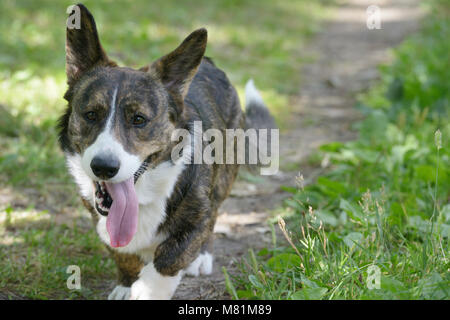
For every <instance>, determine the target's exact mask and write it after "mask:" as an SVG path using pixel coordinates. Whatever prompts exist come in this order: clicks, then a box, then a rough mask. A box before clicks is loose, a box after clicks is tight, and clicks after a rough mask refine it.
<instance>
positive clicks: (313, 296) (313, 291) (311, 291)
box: [291, 287, 328, 300]
mask: <svg viewBox="0 0 450 320" xmlns="http://www.w3.org/2000/svg"><path fill="white" fill-rule="evenodd" d="M327 292H328V289H327V288H322V287H319V288H303V289H302V290H299V291H297V292H295V293H294V294H292V296H291V299H292V300H319V299H322V298H323V296H324V295H325V294H326V293H327Z"/></svg>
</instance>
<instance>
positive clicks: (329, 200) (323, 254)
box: [227, 1, 450, 299]
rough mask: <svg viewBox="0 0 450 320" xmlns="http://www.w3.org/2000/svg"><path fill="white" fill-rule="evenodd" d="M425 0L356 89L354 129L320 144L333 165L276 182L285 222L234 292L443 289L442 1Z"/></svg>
mask: <svg viewBox="0 0 450 320" xmlns="http://www.w3.org/2000/svg"><path fill="white" fill-rule="evenodd" d="M434 4H435V7H434V11H433V13H432V15H433V16H432V18H430V19H427V21H426V22H425V26H424V28H423V30H422V31H421V32H420V33H419V34H417V35H415V36H412V37H411V38H410V39H409V40H407V41H406V42H405V43H404V44H402V45H401V46H400V47H399V48H398V49H397V50H395V59H394V61H393V63H392V64H391V65H387V66H384V67H382V69H381V71H382V79H381V81H380V84H379V85H378V86H376V87H375V88H373V89H372V90H370V91H369V92H368V93H367V94H364V95H362V96H361V97H360V102H359V105H358V107H359V108H360V109H361V111H362V112H363V113H364V114H365V115H366V117H365V120H363V121H362V122H360V123H359V124H358V125H357V127H358V130H359V138H358V139H357V140H356V141H353V142H348V143H339V142H334V143H329V144H327V145H323V146H322V147H321V148H320V150H321V154H322V156H324V155H325V154H328V156H329V157H330V161H331V163H332V167H331V169H330V170H329V171H328V172H327V173H326V174H324V175H322V176H321V177H319V178H318V179H317V181H316V182H315V183H313V184H311V185H308V186H306V187H301V186H299V188H286V190H288V191H290V192H292V194H293V195H292V197H291V198H290V199H289V200H287V201H286V205H285V208H284V212H283V214H284V219H285V220H286V225H284V223H285V220H284V219H283V217H280V218H279V219H276V218H274V219H273V220H274V221H272V223H274V225H273V226H276V222H277V221H278V223H279V226H280V229H281V230H284V231H282V235H281V237H276V236H275V233H274V237H273V239H274V240H273V244H272V246H271V247H269V248H265V249H263V250H261V251H259V252H257V253H256V254H255V253H254V252H253V251H250V253H249V256H248V258H246V259H244V260H242V261H241V264H240V274H238V275H235V276H234V277H233V276H231V279H230V280H229V281H228V282H227V284H228V286H227V287H228V290H229V292H230V294H231V295H232V296H233V297H234V298H236V299H449V298H450V272H449V271H450V263H449V258H450V255H449V252H450V251H449V237H450V204H449V202H448V200H449V199H450V188H449V183H448V181H449V176H450V166H449V164H450V150H449V144H448V138H449V137H450V122H449V114H448V110H450V108H449V107H450V106H449V99H450V90H449V89H450V87H449V86H450V78H449V77H450V74H449V72H448V70H450V61H449V59H446V57H448V52H449V51H450V43H449V41H448V39H449V38H450V21H449V20H448V18H447V17H448V12H449V10H450V7H449V6H448V3H444V2H443V1H441V3H440V4H438V3H437V2H436V1H435V2H434ZM300 182H301V181H300ZM374 270H378V271H379V274H380V277H379V280H380V283H379V284H380V287H379V288H375V289H374V288H373V285H374V282H373V279H374V275H375V274H374V272H376V271H374Z"/></svg>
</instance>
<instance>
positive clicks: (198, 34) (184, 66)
mask: <svg viewBox="0 0 450 320" xmlns="http://www.w3.org/2000/svg"><path fill="white" fill-rule="evenodd" d="M207 39H208V33H207V31H206V29H203V28H202V29H198V30H196V31H194V32H192V33H191V34H190V35H189V36H188V37H187V38H186V39H185V40H184V41H183V42H182V43H181V45H180V46H179V47H178V48H176V49H175V50H174V51H172V52H171V53H169V54H168V55H166V56H164V57H162V58H160V59H159V60H157V61H156V62H154V63H153V64H152V65H151V66H149V67H144V68H142V69H141V70H142V71H147V72H150V73H153V74H155V75H156V76H157V77H158V78H160V79H161V81H162V83H163V84H164V86H165V87H166V88H167V90H168V91H169V92H170V93H171V94H172V95H174V96H175V98H181V99H182V100H183V99H184V97H185V96H186V94H187V92H188V90H189V85H190V83H191V81H192V79H193V78H194V76H195V74H196V72H197V69H198V67H199V65H200V63H201V62H202V58H203V55H204V54H205V50H206V42H207Z"/></svg>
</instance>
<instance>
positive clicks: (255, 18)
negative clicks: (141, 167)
mask: <svg viewBox="0 0 450 320" xmlns="http://www.w3.org/2000/svg"><path fill="white" fill-rule="evenodd" d="M329 2H330V1H325V0H322V1H270V0H222V1H209V0H190V1H175V0H163V1H151V2H149V1H145V0H144V1H85V2H84V4H85V5H86V6H87V7H88V9H89V10H90V11H91V12H92V13H93V15H94V17H95V19H96V22H97V28H98V30H99V34H100V39H101V42H102V44H103V46H104V48H105V50H106V51H107V53H108V55H109V56H110V57H111V58H112V59H114V60H116V61H118V62H119V64H121V65H127V66H131V67H135V68H137V67H141V66H143V65H146V64H148V63H150V62H152V61H154V60H155V59H157V58H159V57H160V56H162V55H164V54H166V53H168V52H170V51H171V50H173V49H174V48H176V46H178V44H179V43H180V42H181V41H182V40H183V39H184V38H185V37H186V36H187V35H188V34H189V33H190V32H192V31H193V30H195V29H196V28H200V27H206V28H207V29H208V32H209V43H208V47H207V53H206V54H207V55H208V56H210V57H212V58H213V59H214V61H215V62H216V64H217V65H218V66H219V67H220V68H222V69H223V70H225V71H226V73H227V75H228V76H229V78H230V80H231V81H232V83H233V84H234V85H236V87H237V88H238V92H239V93H240V95H241V98H243V96H242V89H243V86H244V85H245V82H246V81H247V80H248V79H250V78H254V79H255V81H256V84H257V85H258V86H259V87H260V88H261V90H262V93H263V96H264V98H265V99H266V101H267V103H268V105H269V106H270V107H271V109H272V110H273V111H274V113H275V115H276V117H277V120H278V121H279V122H280V121H282V119H283V117H284V116H285V115H286V113H287V111H288V108H289V96H290V95H291V94H295V93H297V90H298V86H299V81H300V75H299V74H298V70H299V65H300V63H301V62H302V59H305V58H306V57H304V56H302V54H301V51H302V48H303V45H304V43H305V41H306V39H307V38H308V37H309V36H310V35H311V34H312V33H313V32H315V31H316V30H317V28H318V20H319V19H320V18H321V17H323V16H324V15H325V14H326V10H325V5H326V4H327V3H329ZM70 5H71V2H69V1H49V0H44V1H32V0H19V1H15V0H4V1H2V4H1V10H0V34H1V36H0V138H1V140H0V182H1V183H2V184H10V185H14V186H15V185H24V184H25V185H28V186H30V185H36V186H39V185H40V186H43V185H44V184H45V185H46V186H48V185H49V184H48V183H49V182H50V183H51V182H55V181H56V182H58V181H67V180H66V179H67V174H66V173H65V169H64V162H63V160H62V157H61V153H60V152H59V151H58V148H57V146H56V131H55V123H56V120H57V118H58V116H59V115H60V114H61V112H62V110H63V108H64V107H65V105H66V101H65V100H63V98H62V96H63V94H64V91H65V90H66V83H65V81H66V79H65V55H64V45H65V22H66V18H67V14H66V9H67V8H68V7H69V6H70ZM241 101H243V100H241Z"/></svg>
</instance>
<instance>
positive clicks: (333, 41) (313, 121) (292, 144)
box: [174, 0, 423, 299]
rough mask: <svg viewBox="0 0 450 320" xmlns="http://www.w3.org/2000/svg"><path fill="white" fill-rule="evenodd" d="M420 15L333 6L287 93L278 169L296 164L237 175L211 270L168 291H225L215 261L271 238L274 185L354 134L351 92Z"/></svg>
mask: <svg viewBox="0 0 450 320" xmlns="http://www.w3.org/2000/svg"><path fill="white" fill-rule="evenodd" d="M369 5H377V6H379V8H380V9H381V29H379V30H377V29H374V30H369V29H368V28H367V26H366V19H367V14H366V9H367V7H368V6H369ZM422 16H423V10H422V9H421V8H420V7H419V2H418V1H412V0H403V1H393V0H385V1H373V0H372V1H366V0H359V1H358V0H350V1H347V4H345V5H342V6H340V7H339V8H338V9H337V10H336V11H335V13H334V14H333V16H332V18H330V19H329V21H327V22H326V23H325V24H324V26H323V28H322V31H321V32H319V33H318V34H317V36H316V37H315V38H314V40H313V41H312V42H311V43H310V45H309V46H308V49H307V51H306V52H304V53H303V54H304V56H305V58H312V59H313V60H314V61H313V62H312V63H310V64H306V65H305V66H304V67H303V69H302V70H299V77H301V81H302V86H301V90H300V91H299V93H298V96H296V97H293V98H292V100H291V113H292V114H291V117H290V121H289V123H288V126H287V127H288V128H289V129H288V130H286V131H282V132H281V133H280V159H281V160H280V161H281V169H283V168H290V169H291V170H292V168H298V170H296V171H287V170H284V171H282V170H280V172H279V173H278V174H277V175H274V176H270V177H265V178H264V179H263V180H262V181H261V182H258V183H249V182H245V180H244V179H239V180H238V181H237V182H236V183H235V185H234V188H233V191H232V194H231V196H230V197H229V198H228V199H227V200H226V201H225V202H224V203H223V205H222V207H221V210H220V211H221V212H220V216H219V219H218V222H217V224H216V229H215V238H216V239H215V243H214V256H215V260H214V271H213V273H212V274H211V275H209V276H200V277H185V278H184V279H183V280H182V282H181V284H180V286H179V287H178V290H177V291H176V293H175V296H174V298H175V299H229V298H230V296H229V295H228V294H227V293H226V289H225V284H224V276H223V273H222V271H221V268H222V266H225V267H226V268H227V270H228V271H229V272H230V273H233V272H235V271H236V265H237V261H239V260H240V258H242V257H243V256H245V255H247V253H248V249H249V248H253V249H255V250H258V249H260V248H263V247H265V246H267V245H269V244H270V242H271V234H270V229H269V228H268V225H267V223H266V220H267V218H268V217H270V216H271V212H273V210H274V209H276V208H279V207H280V206H282V202H283V199H285V198H286V197H288V196H289V194H288V193H287V192H284V191H283V190H282V189H280V187H281V186H282V185H286V186H295V184H296V182H295V177H296V176H297V175H298V174H299V173H301V174H302V175H303V177H304V178H305V182H306V183H308V182H310V181H312V180H313V179H314V178H315V177H316V176H317V175H318V174H319V173H320V172H321V171H322V170H325V169H326V166H327V163H326V160H325V161H322V166H321V167H320V166H319V168H317V166H316V167H312V166H309V165H308V161H307V159H308V156H309V155H310V154H311V153H312V152H313V151H314V150H316V149H317V147H319V146H320V145H322V144H324V143H327V142H331V141H348V140H352V139H355V137H356V133H355V131H353V130H352V124H353V123H354V122H355V121H357V120H358V119H361V115H360V114H359V113H358V112H357V111H356V109H355V108H354V106H355V103H356V95H357V93H360V92H363V91H365V90H366V89H368V88H369V87H370V86H371V84H373V82H374V81H375V80H376V79H377V77H378V71H377V66H378V65H379V64H380V63H384V62H388V61H389V59H390V49H391V48H393V47H395V46H397V45H398V44H399V43H400V42H401V41H402V40H403V39H404V38H405V37H406V36H407V35H408V34H410V33H412V32H414V31H416V30H417V29H418V27H419V26H420V19H421V17H422ZM256 82H257V80H256Z"/></svg>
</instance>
